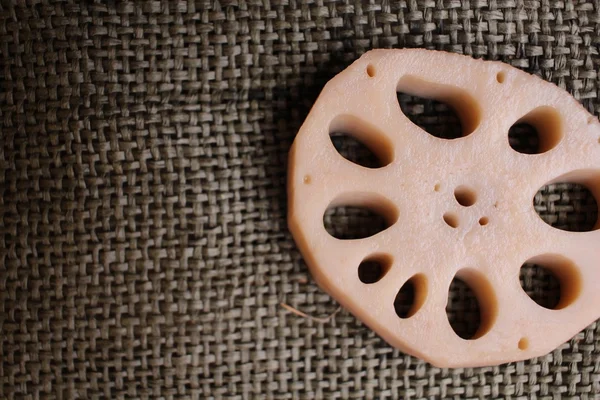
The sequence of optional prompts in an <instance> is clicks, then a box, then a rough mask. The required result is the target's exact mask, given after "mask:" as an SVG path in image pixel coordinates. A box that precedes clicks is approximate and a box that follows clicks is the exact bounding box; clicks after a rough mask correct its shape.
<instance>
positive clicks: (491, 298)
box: [288, 50, 600, 367]
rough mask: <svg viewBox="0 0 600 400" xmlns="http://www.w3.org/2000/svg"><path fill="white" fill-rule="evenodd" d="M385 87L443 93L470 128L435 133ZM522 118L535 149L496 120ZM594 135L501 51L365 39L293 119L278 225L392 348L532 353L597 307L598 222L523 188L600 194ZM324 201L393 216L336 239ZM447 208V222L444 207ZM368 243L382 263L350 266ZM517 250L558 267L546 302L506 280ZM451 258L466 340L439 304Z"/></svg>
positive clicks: (467, 355)
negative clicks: (372, 231)
mask: <svg viewBox="0 0 600 400" xmlns="http://www.w3.org/2000/svg"><path fill="white" fill-rule="evenodd" d="M397 90H401V91H405V92H409V93H412V94H414V95H418V96H421V97H433V98H436V99H438V100H444V101H445V102H447V103H450V104H451V105H453V106H454V108H455V109H456V111H457V112H458V113H459V114H460V116H461V119H462V121H463V126H464V127H465V128H466V131H467V133H469V132H470V134H468V135H467V136H465V137H462V138H459V139H455V140H444V139H440V138H436V137H434V136H432V135H430V134H428V133H427V132H425V131H423V130H421V129H420V128H419V127H417V126H416V125H414V124H412V123H411V122H410V121H409V120H408V119H407V117H406V116H405V115H404V114H403V113H402V112H401V110H400V107H399V105H398V101H397V99H396V92H397ZM523 119H525V120H526V121H527V122H529V123H531V124H532V125H535V126H536V127H537V128H538V130H539V132H540V136H541V137H542V146H541V150H542V151H545V152H543V153H541V154H535V155H527V154H521V153H518V152H517V151H515V150H513V149H512V148H511V147H510V145H509V142H508V131H509V128H510V127H511V126H512V125H513V124H514V123H515V122H516V121H519V120H523ZM332 130H337V131H340V130H342V131H345V132H348V133H351V134H353V135H355V136H356V137H357V138H358V139H359V140H361V141H362V142H363V143H365V144H366V145H368V146H369V147H370V148H372V149H373V150H374V151H375V152H376V153H377V154H379V155H380V156H381V157H382V158H383V159H384V161H389V164H388V165H387V166H385V167H383V168H380V169H369V168H364V167H361V166H359V165H356V164H353V163H352V162H350V161H348V160H346V159H344V158H343V157H342V156H341V155H340V154H339V153H337V151H336V150H335V148H334V147H333V145H332V143H331V140H330V137H329V134H330V132H331V131H332ZM599 137H600V126H599V124H598V121H597V120H596V119H595V118H594V117H592V116H591V115H590V114H589V113H587V112H586V111H585V110H584V109H583V108H582V107H581V106H580V104H579V103H578V102H577V101H576V100H575V99H573V98H572V97H571V96H570V95H569V94H568V93H566V92H564V91H563V90H561V89H560V88H558V87H556V86H554V85H552V84H550V83H548V82H545V81H543V80H541V79H539V78H537V77H534V76H532V75H529V74H527V73H524V72H522V71H519V70H517V69H515V68H512V67H510V66H508V65H506V64H502V63H497V62H485V61H480V60H473V59H471V58H469V57H466V56H460V55H454V54H449V53H442V52H433V51H427V50H376V51H371V52H369V53H367V54H365V55H364V56H363V57H361V58H360V59H359V60H357V61H356V62H354V63H353V64H352V65H351V66H349V67H348V68H347V69H346V70H345V71H343V72H341V73H340V74H338V75H337V76H336V77H335V78H333V79H332V80H331V81H330V82H329V83H328V84H327V85H326V86H325V88H324V89H323V92H322V93H321V95H320V96H319V98H318V100H317V101H316V103H315V105H314V106H313V108H312V110H311V112H310V114H309V115H308V117H307V118H306V121H305V122H304V124H303V126H302V128H301V129H300V132H299V133H298V136H297V138H296V140H295V142H294V145H293V147H292V149H291V151H290V164H289V166H290V169H289V177H288V185H289V188H288V192H289V227H290V230H291V231H292V233H293V235H294V238H295V240H296V242H297V244H298V247H299V248H300V251H301V252H302V254H303V256H304V258H305V260H306V262H307V264H308V266H309V268H310V270H311V272H312V274H313V276H314V278H315V279H316V281H317V283H318V284H319V285H320V286H321V287H322V288H323V289H324V290H325V291H327V292H328V293H329V294H331V295H332V296H333V297H334V298H335V299H336V300H337V301H339V302H340V303H341V304H342V305H343V306H344V307H345V308H347V309H348V310H350V311H351V312H352V313H353V314H354V315H355V316H356V317H358V318H359V319H360V320H362V321H363V322H365V323H366V324H367V325H369V326H370V327H371V328H372V329H373V330H375V331H376V332H377V333H378V334H379V335H381V336H382V337H383V338H384V339H385V340H386V341H387V342H389V343H390V344H391V345H393V346H395V347H397V348H399V349H400V350H402V351H404V352H406V353H410V354H412V355H416V356H419V357H421V358H423V359H425V360H427V361H429V362H431V363H432V364H434V365H437V366H454V367H458V366H463V367H466V366H483V365H496V364H500V363H504V362H509V361H516V360H522V359H527V358H531V357H534V356H539V355H543V354H546V353H548V352H550V351H551V350H552V349H554V348H555V347H557V346H558V345H560V344H561V343H563V342H565V341H567V340H568V339H569V338H570V337H572V336H573V335H574V334H576V333H577V332H578V331H580V330H581V329H583V328H584V327H586V325H588V324H590V323H592V322H593V321H594V320H595V319H596V318H598V317H599V316H600V290H599V289H600V284H599V283H600V230H594V231H591V232H577V233H573V232H566V231H562V230H558V229H555V228H552V227H551V226H549V225H547V224H546V223H545V222H543V221H542V220H541V219H540V217H539V216H538V215H537V214H536V212H535V210H534V208H533V204H532V199H533V197H534V195H535V193H536V192H537V191H538V189H539V188H540V187H542V186H543V185H545V184H547V183H550V182H553V181H563V182H564V181H568V182H574V183H582V184H585V185H586V186H587V187H588V188H589V189H590V190H591V191H592V192H593V193H594V195H595V197H596V198H597V199H600V142H599ZM460 186H466V187H468V188H470V189H472V190H473V192H474V193H475V195H476V202H475V204H474V205H472V206H470V207H463V206H461V205H459V204H458V203H457V201H456V200H455V198H454V191H455V189H456V188H458V187H460ZM436 189H437V190H436ZM335 205H356V206H367V207H371V208H374V209H376V210H377V211H379V212H380V213H382V214H384V215H387V216H388V217H389V218H390V219H392V220H394V219H396V218H397V220H396V221H395V223H394V224H393V225H392V226H391V227H390V228H388V229H387V230H385V231H383V232H380V233H379V234H377V235H375V236H372V237H369V238H365V239H359V240H339V239H336V238H333V237H332V236H330V235H329V234H328V233H327V231H326V230H325V228H324V225H323V214H324V213H325V211H326V209H327V208H328V207H331V206H335ZM446 213H451V214H453V215H454V217H455V218H456V219H457V220H458V224H459V225H458V227H457V228H452V227H450V226H449V225H448V224H447V223H446V222H445V221H444V218H443V216H444V214H446ZM482 217H485V218H487V219H488V220H489V222H488V224H487V225H485V226H481V225H480V224H479V222H478V221H479V220H480V218H482ZM596 228H598V226H597V227H596ZM378 255H379V256H386V257H391V259H392V266H391V268H390V270H389V271H388V272H387V274H386V275H385V276H384V277H383V278H382V279H381V280H380V281H379V282H377V283H374V284H365V283H363V282H361V281H360V279H359V277H358V273H357V268H358V265H359V264H360V263H361V261H363V260H364V259H366V258H368V257H372V256H378ZM528 260H533V261H535V262H540V263H542V264H544V265H545V266H547V267H549V268H551V269H553V272H554V273H555V274H556V275H557V276H558V278H559V279H560V280H561V284H562V285H563V293H562V300H561V303H560V304H559V309H555V310H549V309H545V308H542V307H540V306H539V305H537V304H536V303H535V302H534V301H533V300H531V299H530V298H529V297H528V296H527V294H526V293H525V292H524V291H523V289H522V288H521V286H520V283H519V270H520V267H521V265H522V264H523V263H524V262H526V261H528ZM457 273H458V276H459V277H460V278H461V279H463V280H464V281H466V282H467V283H468V284H469V286H470V287H471V288H472V289H473V290H474V292H475V294H476V295H477V297H478V299H479V303H480V307H481V309H482V317H483V321H482V324H481V327H480V331H479V332H478V334H477V335H476V338H475V339H473V340H464V339H461V338H460V337H459V336H457V335H456V333H455V332H454V331H453V330H452V328H451V326H450V323H449V321H448V318H447V315H446V312H445V307H446V303H447V299H448V288H449V285H450V283H451V281H452V280H453V279H454V278H455V276H457ZM417 274H419V275H417ZM415 275H417V279H416V280H415V281H414V282H416V286H417V288H416V289H417V297H416V302H415V307H414V311H415V313H414V315H412V316H411V317H410V318H406V319H401V318H399V317H398V316H397V315H396V313H395V310H394V306H393V302H394V298H395V296H396V294H397V293H398V290H399V289H400V288H401V287H402V286H403V284H404V283H405V282H406V281H408V280H409V279H411V277H414V276H415Z"/></svg>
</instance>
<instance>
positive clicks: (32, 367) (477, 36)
mask: <svg viewBox="0 0 600 400" xmlns="http://www.w3.org/2000/svg"><path fill="white" fill-rule="evenodd" d="M599 43H600V2H598V1H572V0H563V1H548V0H541V1H537V0H527V1H522V0H444V1H442V0H436V1H429V0H406V1H399V2H395V1H389V0H384V1H382V2H380V1H374V0H371V1H369V2H367V1H357V0H340V1H337V0H314V1H308V2H301V1H297V0H252V1H248V2H245V1H242V0H223V1H217V0H211V1H194V0H189V1H184V0H182V1H137V2H131V1H99V0H98V1H91V0H64V1H54V0H15V1H6V0H2V1H0V130H1V131H0V143H1V145H0V189H1V195H0V359H1V362H0V397H1V398H8V399H17V398H18V399H21V398H24V399H25V398H26V399H38V398H51V399H53V398H54V399H70V398H82V399H94V398H115V399H125V398H164V399H179V398H182V399H183V398H191V399H205V398H206V399H208V398H214V399H250V398H260V399H365V398H367V399H380V398H381V399H389V398H406V399H421V398H428V399H432V398H442V397H444V398H446V397H447V398H456V399H464V398H481V399H484V398H507V399H514V398H554V399H557V398H562V397H565V398H584V399H586V398H587V399H589V398H600V395H599V393H600V325H597V324H593V325H592V326H590V327H588V328H587V329H586V330H584V331H583V332H581V333H580V334H578V335H577V336H576V337H575V338H574V339H573V340H571V341H570V342H569V343H567V344H565V345H563V346H561V347H560V348H558V349H557V350H555V351H554V352H552V353H551V354H549V355H547V356H545V357H541V358H537V359H533V360H529V361H526V362H518V363H511V364H508V365H503V366H500V367H490V368H476V369H439V368H434V367H432V366H430V365H428V364H426V363H424V362H423V361H420V360H418V359H415V358H412V357H409V356H406V355H403V354H402V353H400V352H398V351H396V350H394V349H392V348H391V347H390V346H388V345H387V344H386V343H385V342H383V341H382V340H381V339H380V338H378V337H377V336H376V335H375V334H374V333H373V332H372V331H371V330H370V329H368V328H366V327H365V326H364V325H362V324H361V323H359V322H358V321H357V320H356V319H355V318H354V317H353V316H352V315H351V314H349V313H348V312H347V311H344V310H343V311H341V312H339V313H337V314H336V315H334V316H333V317H332V318H331V319H330V320H329V321H328V322H326V323H322V322H318V321H314V320H311V319H307V318H301V317H299V316H297V315H294V314H290V313H288V312H287V310H286V309H284V308H283V307H281V306H280V303H282V302H283V303H286V304H289V305H291V306H293V307H296V308H298V309H299V310H302V311H303V312H306V313H307V314H309V315H311V316H315V317H320V318H322V317H327V316H328V315H331V314H332V313H333V312H334V311H336V309H337V308H338V306H337V304H336V303H335V301H333V300H332V299H331V298H330V297H329V296H328V295H327V294H325V293H324V292H322V291H321V290H320V289H319V288H318V287H317V286H316V285H315V284H314V282H313V280H312V279H311V277H310V274H309V272H308V270H307V268H306V266H305V264H304V263H303V261H302V258H301V257H300V255H299V253H298V251H297V250H296V247H295V245H294V242H293V240H292V238H291V236H290V234H289V232H288V230H287V227H286V193H285V187H286V161H287V152H288V149H289V147H290V145H291V142H292V140H293V138H294V135H295V134H296V132H297V130H298V128H299V126H300V124H301V123H302V121H303V119H304V118H305V116H306V114H307V113H308V111H309V108H310V106H311V104H312V102H313V101H314V99H315V98H316V96H317V94H318V93H319V91H320V89H321V88H322V86H323V84H324V83H325V82H326V81H327V80H328V79H329V78H331V77H332V76H333V75H334V74H335V73H337V72H338V71H340V70H341V69H343V68H344V67H346V66H347V65H348V64H349V63H350V62H352V61H353V60H355V59H356V58H357V57H358V56H360V55H361V54H362V53H364V52H365V51H367V50H368V49H371V48H378V47H393V48H400V47H425V48H430V49H442V50H447V51H452V52H458V53H463V54H467V55H471V56H473V57H477V58H485V59H493V60H501V61H504V62H507V63H509V64H511V65H513V66H516V67H518V68H521V69H523V70H526V71H528V72H531V73H535V74H538V75H540V76H541V77H543V78H544V79H546V80H549V81H552V82H554V83H556V84H558V85H559V86H561V87H562V88H565V89H566V90H568V91H569V92H570V93H572V94H573V95H574V96H575V97H576V98H577V99H579V100H580V101H581V102H582V103H583V104H584V105H585V106H586V107H587V108H588V109H589V110H591V111H593V112H596V113H598V112H600V101H599V100H598V85H599V77H598V73H597V71H598V68H599V62H600V58H599V55H598V45H599ZM536 207H537V208H538V211H540V214H542V215H543V216H544V218H546V219H547V220H548V221H549V222H551V223H557V224H560V223H563V224H569V223H579V222H581V221H580V220H581V218H582V217H581V215H584V219H585V218H587V217H585V215H588V214H590V212H591V211H590V202H589V199H588V200H586V199H585V196H583V195H581V193H580V191H578V189H573V188H572V187H570V186H564V185H563V186H560V185H557V186H553V187H548V188H545V189H544V190H543V191H541V192H540V193H539V194H538V196H537V197H536ZM592 208H593V209H594V210H595V207H592ZM582 212H583V214H581V213H582ZM525 280H526V281H528V282H529V283H530V284H531V283H532V282H533V284H535V282H536V279H534V278H532V277H531V276H529V277H528V278H527V279H525ZM534 289H535V288H533V289H532V290H534ZM452 296H454V297H453V298H455V299H459V298H460V294H458V295H456V294H451V297H452ZM463 311H464V310H463ZM453 312H457V313H459V314H460V312H461V309H460V308H458V309H455V310H454V311H453Z"/></svg>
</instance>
